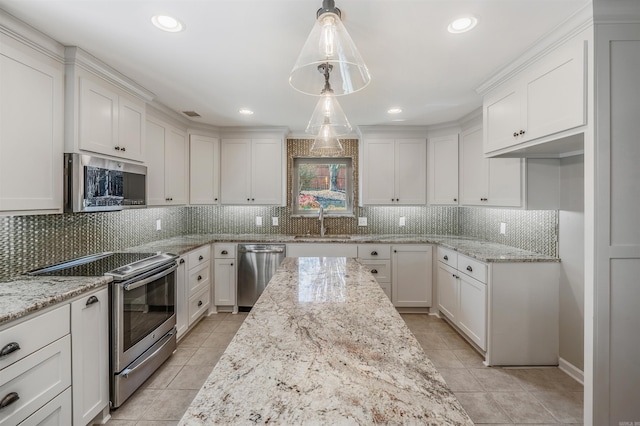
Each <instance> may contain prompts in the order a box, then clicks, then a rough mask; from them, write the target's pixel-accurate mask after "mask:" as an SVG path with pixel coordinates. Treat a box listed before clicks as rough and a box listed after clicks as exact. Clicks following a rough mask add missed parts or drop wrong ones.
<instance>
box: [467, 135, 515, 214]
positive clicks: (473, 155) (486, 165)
mask: <svg viewBox="0 0 640 426" xmlns="http://www.w3.org/2000/svg"><path fill="white" fill-rule="evenodd" d="M522 162H523V160H522V159H520V158H485V156H484V154H483V152H482V128H480V127H475V128H472V129H468V130H466V131H463V132H462V133H461V135H460V201H461V204H462V205H468V206H493V207H522V204H523V202H522V175H523V165H522Z"/></svg>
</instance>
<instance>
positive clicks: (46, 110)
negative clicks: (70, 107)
mask: <svg viewBox="0 0 640 426" xmlns="http://www.w3.org/2000/svg"><path fill="white" fill-rule="evenodd" d="M63 102H64V65H63V64H62V62H61V61H57V60H55V59H52V58H51V57H49V56H47V55H44V54H42V53H40V52H36V51H35V50H34V49H32V48H31V47H28V46H25V45H23V44H21V43H20V42H19V41H17V40H15V39H12V38H10V37H9V36H7V35H4V34H0V215H1V214H17V213H32V212H38V213H59V212H61V211H62V166H63V154H62V153H63V144H64V139H63V138H64V133H63V132H64V116H63V112H64V103H63Z"/></svg>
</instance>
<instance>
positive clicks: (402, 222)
mask: <svg viewBox="0 0 640 426" xmlns="http://www.w3.org/2000/svg"><path fill="white" fill-rule="evenodd" d="M406 224H407V221H406V220H405V217H404V216H400V221H399V223H398V225H400V226H405V225H406Z"/></svg>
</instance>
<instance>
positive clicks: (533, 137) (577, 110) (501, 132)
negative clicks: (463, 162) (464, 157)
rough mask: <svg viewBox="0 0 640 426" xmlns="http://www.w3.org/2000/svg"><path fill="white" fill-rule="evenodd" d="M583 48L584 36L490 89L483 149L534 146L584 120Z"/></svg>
mask: <svg viewBox="0 0 640 426" xmlns="http://www.w3.org/2000/svg"><path fill="white" fill-rule="evenodd" d="M585 50H586V45H585V41H584V39H583V38H581V37H576V38H574V39H572V40H570V41H568V42H566V43H565V44H564V45H562V46H560V47H559V48H557V49H555V50H553V51H551V52H550V53H548V54H546V55H545V56H543V57H542V58H540V59H539V60H537V61H536V62H534V63H533V64H531V65H529V66H528V67H526V68H525V69H524V71H522V72H521V73H520V74H518V75H516V77H514V79H513V81H509V82H507V83H505V84H503V85H499V86H497V87H496V88H495V89H494V90H492V91H491V92H489V93H487V94H486V96H485V97H484V102H483V116H484V153H485V154H487V155H499V154H504V153H508V152H511V151H513V150H516V149H521V148H525V147H531V146H534V145H536V144H537V143H538V142H545V141H546V140H545V139H544V138H547V139H557V138H560V137H564V136H568V135H571V134H572V133H576V132H577V131H579V130H575V129H576V128H579V127H580V126H583V125H585V124H586V95H587V92H586V85H585V82H586V77H585V73H586V62H585V61H586V55H585ZM572 129H573V132H572Z"/></svg>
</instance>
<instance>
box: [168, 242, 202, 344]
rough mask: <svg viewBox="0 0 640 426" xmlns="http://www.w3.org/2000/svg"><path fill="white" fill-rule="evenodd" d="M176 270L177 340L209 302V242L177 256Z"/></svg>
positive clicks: (199, 315) (200, 315)
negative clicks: (178, 257)
mask: <svg viewBox="0 0 640 426" xmlns="http://www.w3.org/2000/svg"><path fill="white" fill-rule="evenodd" d="M176 272H177V273H176V281H177V282H176V305H177V308H176V328H177V339H178V340H179V339H181V338H182V337H183V336H184V334H185V333H186V332H187V331H188V330H189V328H190V327H191V326H193V325H195V323H196V322H197V321H198V320H199V319H200V317H202V315H203V314H204V313H205V312H207V311H208V309H209V306H211V279H210V276H211V246H210V245H205V246H203V247H199V248H197V249H195V250H191V251H190V252H187V253H185V254H183V255H182V256H180V259H179V260H178V270H177V271H176Z"/></svg>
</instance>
